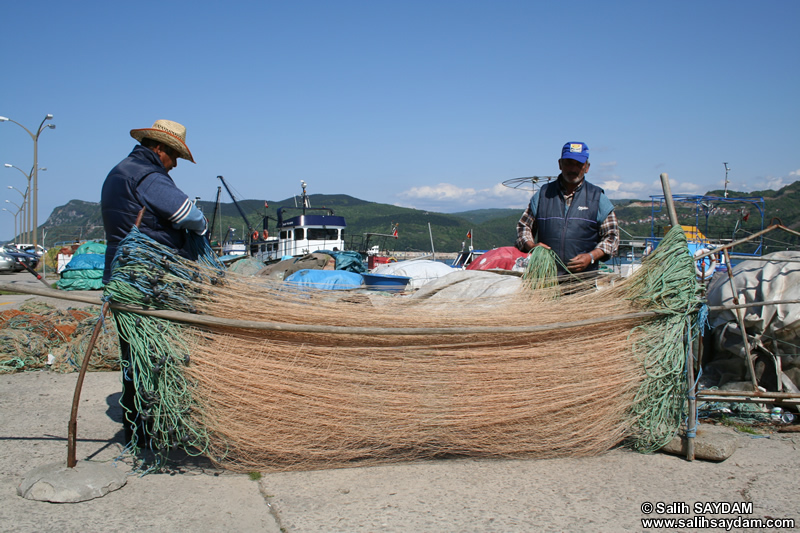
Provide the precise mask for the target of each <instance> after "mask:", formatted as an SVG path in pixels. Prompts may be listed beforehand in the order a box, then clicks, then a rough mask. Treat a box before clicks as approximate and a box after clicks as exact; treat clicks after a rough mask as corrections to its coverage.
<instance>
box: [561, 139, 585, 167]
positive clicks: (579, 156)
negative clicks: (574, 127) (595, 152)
mask: <svg viewBox="0 0 800 533" xmlns="http://www.w3.org/2000/svg"><path fill="white" fill-rule="evenodd" d="M561 159H574V160H575V161H579V162H581V163H586V162H587V161H588V160H589V147H588V146H586V143H581V142H568V143H567V144H565V145H564V148H562V149H561Z"/></svg>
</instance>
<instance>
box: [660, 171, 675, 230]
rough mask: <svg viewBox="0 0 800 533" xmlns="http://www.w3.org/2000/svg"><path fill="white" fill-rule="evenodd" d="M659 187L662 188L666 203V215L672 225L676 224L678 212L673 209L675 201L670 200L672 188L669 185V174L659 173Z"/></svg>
mask: <svg viewBox="0 0 800 533" xmlns="http://www.w3.org/2000/svg"><path fill="white" fill-rule="evenodd" d="M661 188H662V189H663V190H664V201H665V202H666V204H667V215H669V223H670V224H671V225H672V226H677V225H678V213H677V212H676V211H675V202H674V201H673V200H672V190H671V189H670V186H669V176H668V175H667V173H666V172H664V173H663V174H661Z"/></svg>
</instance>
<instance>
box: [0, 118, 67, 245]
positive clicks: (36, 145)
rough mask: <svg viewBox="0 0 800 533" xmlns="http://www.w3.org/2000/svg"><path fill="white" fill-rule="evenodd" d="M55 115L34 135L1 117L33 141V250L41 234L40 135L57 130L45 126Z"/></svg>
mask: <svg viewBox="0 0 800 533" xmlns="http://www.w3.org/2000/svg"><path fill="white" fill-rule="evenodd" d="M52 118H53V115H51V114H50V113H48V114H47V115H45V117H44V118H43V119H42V122H41V123H40V124H39V127H38V128H37V130H36V133H35V134H34V133H33V132H31V131H30V130H29V129H28V128H26V127H25V126H23V125H22V124H20V123H19V122H17V121H16V120H11V119H10V118H8V117H0V122H13V123H14V124H16V125H17V126H19V127H20V128H22V129H23V130H25V131H26V132H27V133H28V135H30V136H31V139H33V170H32V171H31V173H32V174H33V189H31V197H29V198H28V206H29V207H30V202H31V198H32V199H33V224H32V225H31V230H33V248H34V250H35V249H36V247H37V245H38V244H39V239H38V234H39V205H38V204H39V135H41V134H42V132H43V131H44V130H45V129H46V128H50V129H55V127H56V125H55V124H45V122H46V121H48V120H51V119H52Z"/></svg>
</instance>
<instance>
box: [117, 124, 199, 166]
mask: <svg viewBox="0 0 800 533" xmlns="http://www.w3.org/2000/svg"><path fill="white" fill-rule="evenodd" d="M131 137H133V138H134V139H136V140H137V141H139V142H141V141H142V139H144V138H148V139H153V140H154V141H158V142H160V143H164V144H166V145H167V146H169V147H170V148H172V149H173V150H175V151H176V152H178V156H179V157H182V158H183V159H186V160H187V161H191V162H192V163H194V158H192V152H191V151H190V150H189V147H188V146H186V127H185V126H183V125H182V124H178V123H177V122H172V121H171V120H156V121H155V122H154V123H153V127H152V128H142V129H139V130H131Z"/></svg>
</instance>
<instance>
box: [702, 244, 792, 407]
mask: <svg viewBox="0 0 800 533" xmlns="http://www.w3.org/2000/svg"><path fill="white" fill-rule="evenodd" d="M764 259H769V260H768V261H764ZM733 285H734V288H732V287H731V283H730V281H729V279H728V276H727V274H725V273H717V275H716V276H714V279H712V280H711V283H710V284H709V287H708V305H709V306H710V307H713V306H722V305H726V306H728V305H733V298H734V294H735V295H736V296H737V297H738V300H739V303H740V304H745V303H748V302H769V301H798V300H800V252H790V251H785V252H775V253H772V254H768V255H765V256H763V257H762V258H761V260H750V261H743V262H742V263H740V264H738V265H737V266H735V267H734V269H733ZM734 291H735V293H734ZM734 313H735V311H731V310H724V311H715V312H709V325H710V326H711V328H712V329H713V330H714V339H715V353H714V358H716V359H718V360H719V359H724V357H725V356H724V355H723V354H724V353H725V352H727V353H728V354H729V355H730V354H733V355H735V356H736V357H737V358H738V359H740V361H741V364H742V365H743V366H742V369H744V368H746V367H745V366H744V365H745V364H746V362H745V361H746V360H745V351H744V344H743V342H742V334H741V331H740V329H739V326H738V323H737V319H736V315H735V314H734ZM742 316H743V318H744V327H745V330H746V332H747V335H748V337H749V338H750V342H751V345H752V346H753V348H752V350H753V352H754V354H755V355H757V356H760V357H762V359H763V360H768V361H770V362H771V363H772V364H774V365H775V372H776V375H777V376H781V379H780V380H778V381H779V383H776V384H775V385H777V388H778V389H779V390H781V389H783V390H789V391H791V390H792V389H793V388H796V385H798V384H800V355H798V352H800V349H798V348H797V347H798V345H800V304H797V303H775V304H769V305H754V306H752V307H748V308H746V309H742ZM756 370H757V371H756V375H757V376H758V374H759V372H758V369H756ZM770 370H771V369H770ZM741 377H742V376H740V378H741ZM787 377H788V378H789V379H790V380H791V382H787V380H786V378H787Z"/></svg>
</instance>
